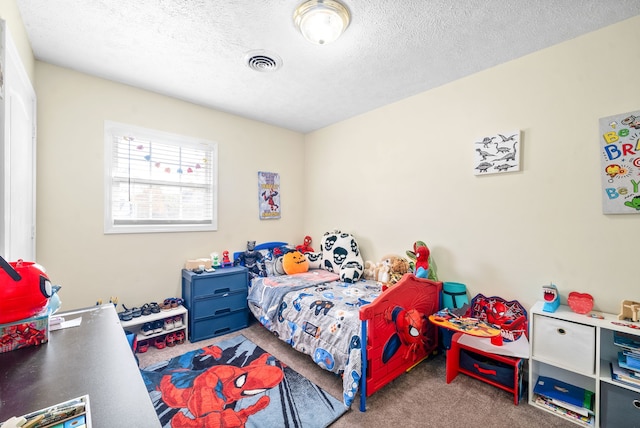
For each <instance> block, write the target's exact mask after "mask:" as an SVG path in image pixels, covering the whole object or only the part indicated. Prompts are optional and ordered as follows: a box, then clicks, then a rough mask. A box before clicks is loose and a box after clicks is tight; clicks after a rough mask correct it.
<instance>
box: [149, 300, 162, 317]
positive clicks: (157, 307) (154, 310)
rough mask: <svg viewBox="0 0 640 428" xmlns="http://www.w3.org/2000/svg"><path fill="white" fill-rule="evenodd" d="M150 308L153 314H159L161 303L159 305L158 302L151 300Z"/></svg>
mask: <svg viewBox="0 0 640 428" xmlns="http://www.w3.org/2000/svg"><path fill="white" fill-rule="evenodd" d="M149 310H151V313H152V314H157V313H159V312H160V305H158V304H157V303H156V302H151V303H149Z"/></svg>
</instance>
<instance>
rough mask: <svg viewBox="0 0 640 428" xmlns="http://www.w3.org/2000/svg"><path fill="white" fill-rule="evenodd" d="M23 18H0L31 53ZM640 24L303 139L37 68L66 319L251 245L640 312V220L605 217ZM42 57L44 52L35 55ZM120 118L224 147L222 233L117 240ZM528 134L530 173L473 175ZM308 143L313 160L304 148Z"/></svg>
mask: <svg viewBox="0 0 640 428" xmlns="http://www.w3.org/2000/svg"><path fill="white" fill-rule="evenodd" d="M16 16H19V15H17V8H16V7H15V2H14V1H13V0H9V2H8V3H6V2H3V3H2V5H0V17H2V18H4V19H7V20H8V22H9V27H10V28H11V30H12V33H15V32H16V31H14V28H18V32H19V33H21V34H22V36H18V37H16V35H15V34H14V38H16V39H18V40H17V44H18V45H19V49H20V52H21V55H22V56H23V60H24V61H25V62H26V64H25V65H26V68H27V70H28V71H29V70H30V69H33V68H34V67H33V66H30V65H29V63H30V62H33V57H32V56H31V57H30V48H28V42H26V37H25V36H24V29H23V28H22V23H21V21H20V20H19V19H17V18H16ZM639 24H640V18H638V17H636V18H633V19H631V20H628V21H626V22H623V23H620V24H617V25H614V26H612V27H609V28H605V29H603V30H600V31H597V32H594V33H590V34H588V35H586V36H583V37H580V38H578V39H575V40H572V41H569V42H566V43H564V44H561V45H558V46H555V47H552V48H550V49H546V50H543V51H540V52H537V53H535V54H532V55H529V56H527V57H524V58H521V59H519V60H516V61H512V62H510V63H507V64H504V65H501V66H498V67H495V68H493V69H490V70H487V71H485V72H482V73H478V74H476V75H473V76H470V77H468V78H465V79H461V80H459V81H456V82H454V83H452V84H449V85H445V86H442V87H440V88H437V89H434V90H431V91H428V92H425V93H423V94H420V95H417V96H415V97H412V98H409V99H406V100H404V101H401V102H398V103H395V104H392V105H389V106H386V107H384V108H381V109H378V110H375V111H372V112H370V113H368V114H364V115H361V116H359V117H356V118H354V119H351V120H347V121H344V122H342V123H339V124H336V125H334V126H330V127H327V128H325V129H322V130H320V131H317V132H315V133H312V134H309V135H306V136H302V135H300V134H296V133H293V132H289V131H285V130H282V129H279V128H276V127H271V126H267V125H264V124H261V123H257V122H253V121H250V120H245V119H241V118H238V117H236V116H232V115H227V114H224V113H220V112H216V111H212V110H208V109H205V108H201V107H198V106H194V105H192V104H188V103H183V102H180V101H176V100H173V99H170V98H166V97H162V96H159V95H155V94H152V93H149V92H145V91H141V90H137V89H134V88H131V87H127V86H123V85H118V84H114V83H111V82H108V81H104V80H101V79H96V78H92V77H88V76H86V75H82V74H78V73H75V72H72V71H69V70H66V69H61V68H58V67H55V66H51V65H48V64H44V63H40V62H36V63H35V82H36V85H35V86H36V91H37V94H38V134H39V139H38V160H39V163H38V212H37V214H38V224H37V227H38V240H37V245H38V261H39V262H41V263H43V264H44V265H45V266H47V268H48V270H49V273H50V275H51V276H52V279H53V280H54V282H57V283H60V284H61V285H63V287H64V289H63V291H62V292H61V296H62V298H63V302H64V307H65V308H67V309H68V308H72V307H78V306H86V305H90V304H93V302H94V301H95V299H97V298H103V299H107V298H108V297H109V296H110V295H118V296H119V297H120V300H121V301H124V302H125V303H128V304H129V305H138V304H141V303H144V302H146V301H149V300H151V299H161V298H163V297H167V296H170V295H177V294H179V270H180V267H181V265H182V262H183V261H184V259H185V258H189V257H198V256H202V255H206V254H208V253H209V252H210V251H213V250H218V251H220V250H222V249H227V248H228V249H231V250H233V249H238V247H239V246H242V245H244V242H245V241H246V240H247V239H256V240H258V241H262V240H273V239H278V240H285V241H290V242H293V243H299V242H300V241H301V236H302V235H304V234H311V235H312V236H313V238H314V245H315V246H316V247H317V246H318V245H319V242H320V238H321V235H322V233H324V232H325V231H326V230H330V229H333V228H336V227H337V228H341V229H343V230H345V231H350V232H352V233H354V234H355V235H356V237H357V238H358V240H359V242H360V245H361V247H362V249H363V253H364V257H365V259H370V260H378V259H379V258H381V257H382V256H383V255H385V254H388V253H399V254H402V253H404V251H405V250H406V249H408V248H409V247H410V246H411V244H412V243H413V242H414V241H415V240H417V239H421V240H425V241H427V242H428V244H429V245H430V247H431V249H432V253H433V255H434V257H435V259H436V261H437V264H438V268H439V276H440V278H441V279H443V280H448V281H460V282H464V283H466V284H467V286H468V288H469V291H470V293H471V294H472V295H474V294H475V293H483V294H485V295H494V294H495V295H501V296H503V297H505V298H508V299H519V300H520V301H521V302H522V303H523V304H525V305H526V306H530V305H531V304H533V302H534V301H535V300H538V299H540V297H541V286H542V285H543V284H547V283H549V282H550V281H553V282H554V283H556V284H557V285H558V287H559V289H560V291H561V293H562V294H563V301H566V295H567V294H568V293H569V292H570V291H574V290H575V291H582V292H589V293H591V294H592V295H593V296H594V297H595V300H596V309H600V310H605V311H609V312H617V311H618V310H619V307H620V301H621V300H623V299H633V300H637V301H638V300H640V288H639V287H638V283H637V282H638V280H637V275H636V273H635V270H636V269H635V266H636V265H637V263H636V258H637V257H636V254H638V251H637V245H638V244H637V242H638V238H640V233H639V228H640V223H639V222H640V216H637V215H630V216H613V215H609V216H605V215H603V214H602V211H601V193H600V192H601V188H600V181H599V177H600V176H599V168H600V157H599V156H600V153H599V137H598V119H599V118H601V117H605V116H608V115H612V114H617V113H623V112H627V111H631V110H637V109H638V108H639V104H638V89H637V84H636V82H637V70H638V69H640V57H638V53H637V50H634V49H633V47H632V42H633V41H635V40H638V39H639V38H640V29H639V27H640V25H639ZM25 42H26V48H25ZM105 119H109V120H116V121H121V122H125V123H132V124H135V125H138V126H144V127H150V128H156V129H159V130H163V131H167V132H174V133H182V134H185V135H191V136H195V137H201V138H206V139H210V140H214V141H217V142H218V143H219V144H220V146H219V147H220V176H219V182H220V187H221V192H220V200H219V202H220V207H221V208H220V211H219V231H218V232H211V233H202V234H197V233H175V234H141V235H126V236H125V235H117V236H113V235H112V236H105V235H104V234H103V233H102V212H103V202H102V188H103V187H102V186H103V181H102V180H103V176H102V170H103V146H102V144H103V143H102V124H103V121H104V120H105ZM514 128H519V129H521V130H522V132H523V146H522V149H523V158H522V159H523V169H522V171H520V172H516V173H509V174H502V175H490V176H484V177H478V176H475V175H473V162H472V159H473V157H472V155H473V149H474V145H473V142H474V141H475V139H476V138H477V137H479V136H482V135H484V134H494V133H497V132H500V131H503V130H510V129H514ZM303 143H304V144H303ZM258 170H271V171H276V172H280V173H281V176H282V190H283V200H282V202H283V218H282V219H281V220H279V221H263V222H260V221H259V220H258V219H257V208H256V206H257V201H256V172H257V171H258Z"/></svg>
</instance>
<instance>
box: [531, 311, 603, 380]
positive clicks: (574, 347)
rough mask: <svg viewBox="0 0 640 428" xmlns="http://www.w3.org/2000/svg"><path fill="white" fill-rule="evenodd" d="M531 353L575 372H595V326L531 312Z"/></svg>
mask: <svg viewBox="0 0 640 428" xmlns="http://www.w3.org/2000/svg"><path fill="white" fill-rule="evenodd" d="M533 321H534V322H533V335H534V337H536V338H537V340H535V341H534V342H533V355H534V356H535V357H536V358H538V359H542V360H546V361H548V362H550V363H552V364H555V365H558V366H560V367H565V368H567V369H569V370H573V371H575V372H578V373H583V374H587V375H593V374H595V355H596V353H595V348H596V328H595V327H594V326H590V325H584V324H578V323H574V322H570V321H563V320H559V319H556V318H551V316H540V315H536V314H534V320H533Z"/></svg>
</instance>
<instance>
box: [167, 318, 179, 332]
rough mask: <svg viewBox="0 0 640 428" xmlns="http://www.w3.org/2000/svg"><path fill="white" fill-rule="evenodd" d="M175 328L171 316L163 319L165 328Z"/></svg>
mask: <svg viewBox="0 0 640 428" xmlns="http://www.w3.org/2000/svg"><path fill="white" fill-rule="evenodd" d="M174 328H176V326H175V323H174V322H173V317H169V318H165V319H164V329H165V330H173V329H174Z"/></svg>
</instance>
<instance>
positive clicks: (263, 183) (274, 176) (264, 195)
mask: <svg viewBox="0 0 640 428" xmlns="http://www.w3.org/2000/svg"><path fill="white" fill-rule="evenodd" d="M258 206H259V213H260V220H271V219H278V218H280V174H278V173H276V172H262V171H259V172H258Z"/></svg>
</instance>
